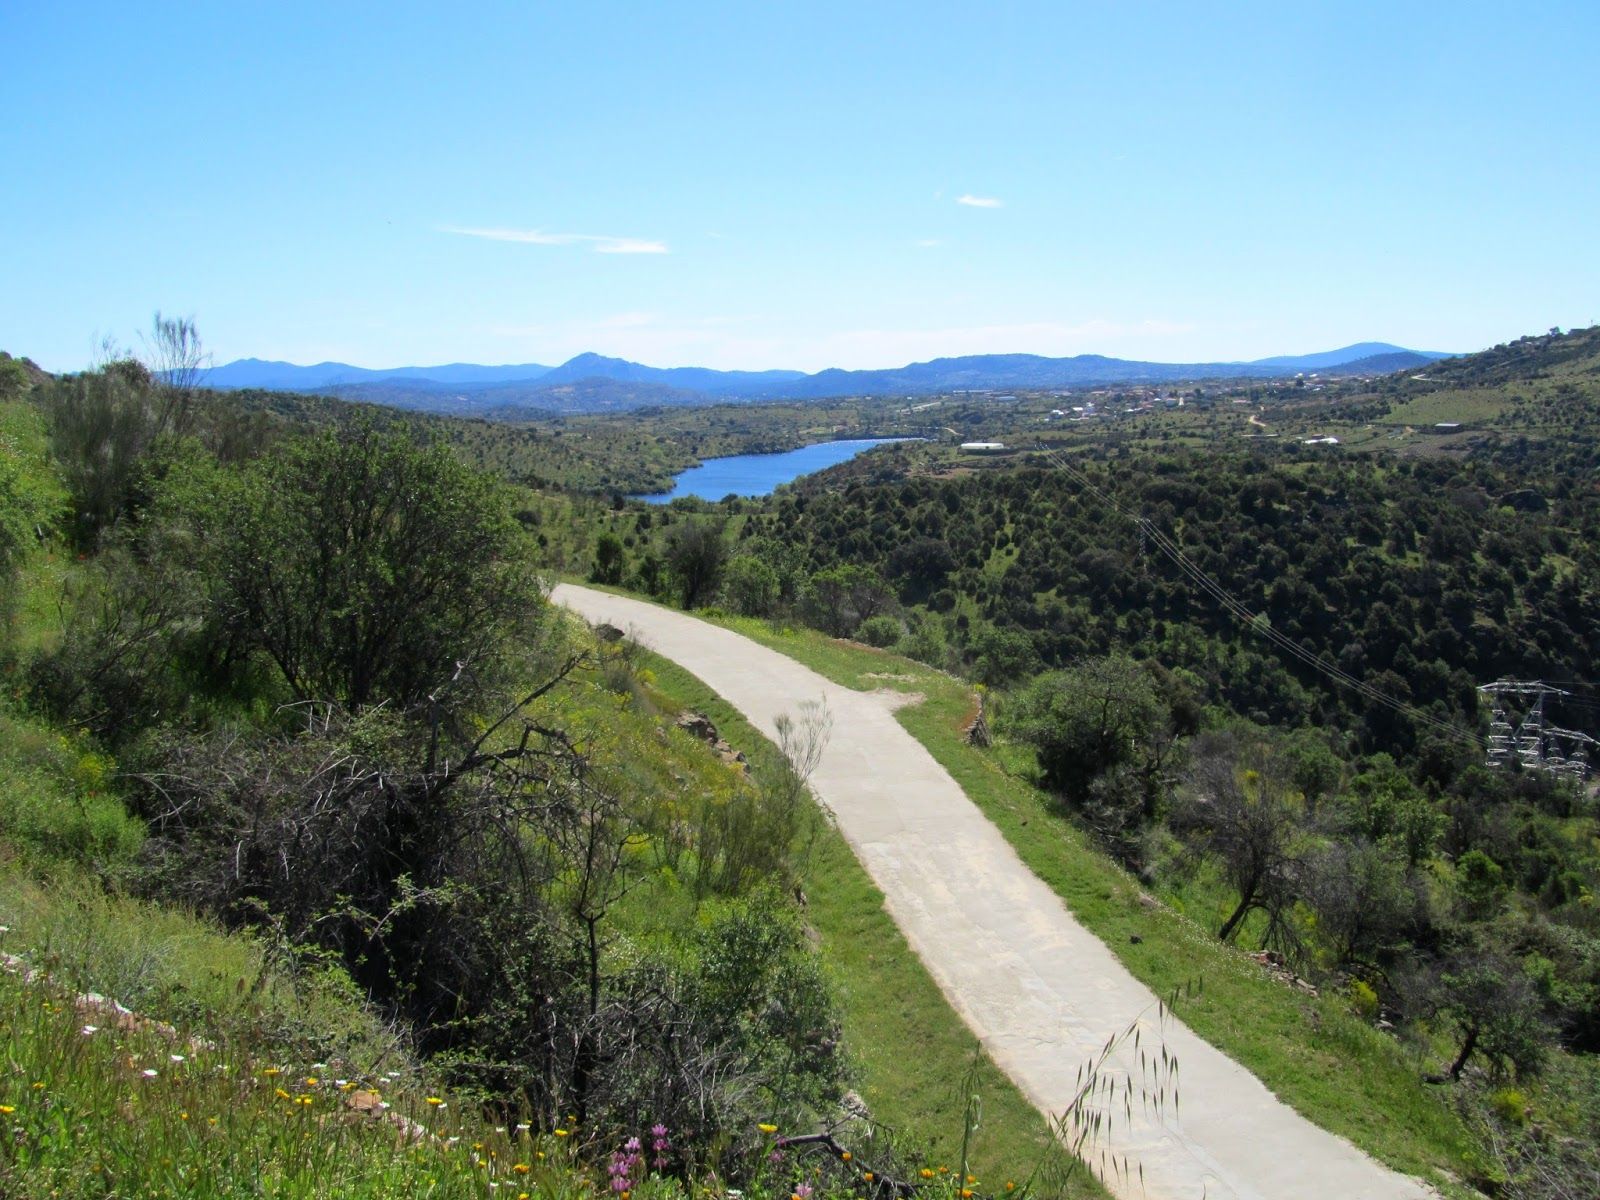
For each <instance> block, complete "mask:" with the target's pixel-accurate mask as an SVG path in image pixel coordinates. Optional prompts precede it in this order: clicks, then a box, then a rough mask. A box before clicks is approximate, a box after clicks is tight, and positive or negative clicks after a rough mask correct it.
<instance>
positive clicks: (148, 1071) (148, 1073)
mask: <svg viewBox="0 0 1600 1200" xmlns="http://www.w3.org/2000/svg"><path fill="white" fill-rule="evenodd" d="M159 1074H161V1072H160V1071H158V1070H156V1069H155V1068H154V1067H146V1068H145V1069H144V1077H145V1078H146V1079H154V1078H155V1077H156V1076H157V1075H159Z"/></svg>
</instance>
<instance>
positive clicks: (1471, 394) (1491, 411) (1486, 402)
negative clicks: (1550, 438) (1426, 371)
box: [1381, 388, 1512, 425]
mask: <svg viewBox="0 0 1600 1200" xmlns="http://www.w3.org/2000/svg"><path fill="white" fill-rule="evenodd" d="M1511 407H1512V405H1511V399H1510V397H1509V396H1508V395H1504V394H1502V393H1500V392H1499V391H1497V390H1494V389H1487V388H1485V389H1476V388H1474V389H1460V390H1458V389H1454V388H1451V389H1446V390H1442V391H1437V392H1429V393H1428V394H1427V395H1425V396H1418V397H1417V398H1416V399H1415V400H1408V401H1406V402H1405V403H1404V404H1397V405H1396V406H1395V407H1394V408H1392V409H1390V410H1389V415H1388V416H1386V417H1384V418H1382V421H1381V424H1384V425H1433V424H1434V423H1436V422H1438V421H1460V422H1463V423H1466V424H1480V425H1481V424H1488V423H1489V422H1491V421H1493V420H1494V419H1495V418H1497V417H1499V416H1501V415H1502V414H1504V413H1505V412H1507V411H1508V410H1509V409H1510V408H1511Z"/></svg>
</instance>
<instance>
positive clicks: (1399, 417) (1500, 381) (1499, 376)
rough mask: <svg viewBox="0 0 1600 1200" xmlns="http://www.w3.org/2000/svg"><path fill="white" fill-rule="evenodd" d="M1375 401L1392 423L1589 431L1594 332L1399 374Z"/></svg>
mask: <svg viewBox="0 0 1600 1200" xmlns="http://www.w3.org/2000/svg"><path fill="white" fill-rule="evenodd" d="M1376 395H1377V396H1378V397H1379V398H1381V400H1382V401H1383V403H1384V405H1385V406H1386V411H1384V412H1383V414H1382V419H1383V420H1385V421H1386V422H1388V423H1391V424H1433V423H1437V422H1441V421H1454V422H1461V423H1463V424H1471V425H1475V426H1478V427H1484V428H1491V429H1496V430H1501V431H1506V432H1525V433H1529V434H1534V435H1552V434H1561V433H1570V432H1575V431H1578V430H1589V429H1590V428H1591V427H1592V426H1593V425H1594V423H1595V421H1596V419H1597V418H1600V325H1596V326H1591V327H1589V328H1587V329H1573V330H1568V331H1567V332H1565V333H1556V332H1554V331H1552V332H1550V333H1546V334H1542V335H1533V336H1528V337H1523V338H1519V339H1517V340H1516V341H1514V342H1509V343H1504V344H1502V345H1499V346H1495V347H1493V348H1491V349H1489V350H1484V351H1482V352H1480V353H1477V354H1466V355H1462V356H1460V357H1458V358H1450V359H1445V360H1443V361H1441V362H1437V363H1432V364H1429V365H1428V366H1427V367H1426V368H1425V369H1423V370H1420V371H1408V372H1402V373H1401V374H1400V375H1398V376H1396V377H1394V378H1391V379H1387V380H1384V381H1383V382H1382V383H1381V384H1380V385H1378V387H1377V389H1376Z"/></svg>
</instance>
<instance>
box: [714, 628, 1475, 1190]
mask: <svg viewBox="0 0 1600 1200" xmlns="http://www.w3.org/2000/svg"><path fill="white" fill-rule="evenodd" d="M722 623H724V624H726V625H728V626H730V627H732V628H734V629H736V630H737V631H738V632H740V633H744V634H746V635H748V636H750V637H752V638H753V639H755V640H756V641H758V642H761V643H762V644H764V645H767V646H770V647H772V648H773V649H776V650H778V651H780V652H782V653H784V654H787V655H789V656H791V657H793V658H795V659H797V660H798V661H800V662H802V663H804V664H805V665H807V666H809V667H811V668H812V669H813V670H815V671H817V672H818V673H820V674H822V675H825V676H827V677H828V678H830V679H832V680H834V681H835V682H837V683H840V684H843V685H845V686H847V687H854V688H878V687H891V688H896V689H899V690H902V691H908V692H919V693H921V694H923V695H924V696H925V697H926V700H925V702H924V703H922V704H919V705H913V706H908V707H906V708H902V709H900V710H899V712H898V714H897V716H898V719H899V720H900V722H901V723H902V724H903V725H904V726H905V727H906V729H907V730H908V731H909V732H910V733H911V734H912V736H914V737H916V738H917V740H918V741H920V742H922V744H923V745H924V746H926V747H927V748H928V750H929V752H930V753H931V754H932V755H933V756H934V758H935V759H937V760H938V761H939V762H940V763H941V765H943V766H944V767H945V769H946V770H948V771H949V772H950V774H951V775H952V776H953V777H954V778H955V780H956V782H957V783H959V784H960V785H961V787H962V788H963V789H964V790H965V791H966V793H967V795H968V796H969V797H971V799H972V800H973V802H974V803H976V804H977V805H978V807H979V808H980V809H981V810H982V811H983V812H984V814H985V815H986V816H987V817H988V818H989V819H990V820H991V821H993V822H994V823H995V825H996V827H997V828H999V830H1000V832H1001V833H1002V834H1003V835H1004V836H1005V837H1006V839H1007V840H1008V841H1009V842H1010V843H1011V844H1012V846H1013V847H1014V848H1015V849H1016V851H1017V853H1018V855H1019V856H1020V857H1021V858H1022V860H1023V862H1024V863H1026V864H1027V865H1028V867H1029V868H1030V869H1031V870H1032V871H1034V873H1035V874H1037V875H1038V876H1039V877H1040V878H1041V879H1042V880H1043V881H1044V882H1045V883H1046V884H1047V885H1048V886H1049V887H1051V888H1052V889H1053V890H1054V891H1055V892H1056V894H1057V895H1059V896H1060V897H1061V898H1062V900H1063V901H1064V902H1065V903H1066V905H1067V907H1068V909H1070V910H1071V911H1072V913H1073V914H1074V915H1075V916H1076V917H1077V918H1078V919H1079V920H1080V921H1082V922H1083V923H1084V925H1085V926H1087V927H1088V928H1089V929H1090V930H1091V931H1092V932H1093V933H1094V934H1095V935H1096V936H1097V937H1099V938H1100V939H1101V940H1102V941H1103V942H1105V943H1106V945H1107V946H1108V947H1109V948H1110V949H1111V951H1112V952H1113V953H1114V954H1116V955H1117V956H1118V958H1120V959H1121V960H1122V962H1123V964H1124V965H1125V966H1126V967H1127V968H1128V969H1129V970H1130V971H1131V972H1132V973H1133V974H1134V976H1135V977H1137V978H1138V979H1140V980H1141V981H1142V982H1144V983H1145V984H1146V985H1147V986H1149V987H1150V988H1151V989H1152V990H1153V991H1155V992H1156V993H1157V994H1158V995H1170V994H1171V993H1172V992H1173V991H1174V990H1175V989H1178V988H1181V987H1183V986H1184V985H1185V984H1188V983H1191V982H1193V981H1195V980H1197V979H1198V980H1199V982H1200V984H1201V991H1200V993H1199V995H1197V996H1194V997H1192V998H1190V999H1188V1000H1185V1001H1184V1002H1183V1003H1182V1005H1181V1007H1180V1010H1179V1014H1178V1015H1179V1016H1180V1017H1181V1019H1182V1020H1183V1021H1185V1022H1186V1023H1187V1024H1188V1025H1189V1026H1190V1028H1192V1029H1193V1030H1194V1031H1195V1032H1196V1033H1198V1034H1199V1035H1200V1036H1201V1037H1203V1038H1205V1039H1206V1040H1207V1041H1209V1042H1211V1043H1212V1044H1213V1045H1215V1046H1217V1047H1218V1048H1220V1049H1221V1050H1223V1051H1224V1052H1225V1053H1227V1054H1229V1055H1230V1056H1232V1057H1233V1058H1235V1059H1236V1060H1237V1061H1239V1062H1240V1063H1242V1064H1243V1065H1244V1066H1246V1067H1248V1068H1249V1069H1250V1070H1251V1071H1253V1072H1254V1073H1255V1074H1256V1075H1257V1076H1259V1077H1260V1078H1261V1079H1262V1080H1263V1082H1265V1083H1266V1084H1267V1086H1268V1087H1269V1088H1271V1089H1272V1090H1273V1091H1274V1092H1275V1093H1276V1094H1277V1095H1278V1096H1279V1097H1280V1098H1282V1099H1283V1100H1285V1101H1286V1102H1287V1103H1289V1104H1290V1105H1292V1106H1293V1107H1294V1108H1295V1109H1297V1110H1298V1111H1299V1112H1301V1113H1303V1114H1304V1115H1305V1116H1307V1117H1308V1118H1310V1119H1311V1120H1313V1121H1314V1122H1316V1123H1317V1124H1319V1125H1321V1126H1323V1127H1324V1128H1326V1129H1329V1130H1331V1131H1333V1132H1335V1133H1338V1134H1341V1135H1343V1136H1345V1137H1348V1138H1349V1139H1350V1140H1351V1141H1352V1142H1354V1143H1355V1144H1356V1145H1358V1146H1360V1147H1361V1148H1362V1149H1364V1150H1366V1151H1367V1152H1369V1153H1371V1154H1372V1155H1374V1156H1375V1157H1377V1158H1379V1159H1381V1160H1382V1161H1384V1162H1386V1163H1388V1164H1389V1165H1390V1166H1393V1167H1395V1168H1396V1169H1398V1170H1401V1171H1404V1172H1407V1173H1409V1174H1413V1175H1419V1176H1423V1177H1426V1178H1433V1179H1435V1180H1438V1179H1441V1178H1444V1177H1442V1176H1440V1175H1439V1174H1438V1170H1439V1169H1443V1170H1444V1171H1448V1172H1450V1173H1451V1174H1452V1175H1457V1176H1459V1175H1468V1176H1470V1175H1474V1174H1476V1173H1477V1172H1478V1171H1479V1170H1480V1169H1481V1163H1480V1162H1479V1159H1478V1155H1477V1152H1476V1151H1475V1149H1474V1147H1473V1142H1472V1139H1471V1137H1470V1135H1469V1134H1468V1132H1467V1130H1466V1129H1465V1127H1464V1126H1463V1124H1462V1122H1461V1120H1460V1118H1459V1117H1458V1116H1457V1115H1456V1114H1455V1113H1454V1112H1453V1111H1452V1110H1451V1108H1450V1107H1449V1106H1448V1104H1447V1103H1446V1100H1445V1094H1443V1093H1440V1092H1436V1091H1432V1090H1429V1089H1427V1088H1425V1087H1424V1086H1423V1085H1422V1083H1421V1075H1422V1073H1423V1071H1424V1070H1425V1069H1428V1068H1429V1067H1431V1066H1436V1065H1437V1064H1432V1063H1427V1062H1424V1061H1423V1060H1422V1058H1421V1057H1420V1056H1419V1054H1418V1053H1417V1052H1414V1051H1412V1050H1409V1049H1408V1048H1407V1047H1406V1046H1404V1045H1402V1044H1401V1043H1400V1042H1398V1041H1396V1040H1395V1039H1393V1038H1391V1037H1389V1036H1388V1035H1386V1034H1384V1033H1382V1032H1380V1031H1378V1030H1376V1029H1373V1028H1372V1027H1370V1026H1369V1025H1367V1024H1366V1023H1365V1022H1364V1021H1362V1020H1360V1019H1358V1018H1357V1017H1356V1016H1354V1015H1353V1014H1352V1013H1351V1012H1350V1011H1349V1010H1348V1008H1347V1007H1346V1005H1345V1004H1344V1003H1342V1002H1341V1001H1340V1000H1337V999H1334V998H1331V997H1318V998H1313V997H1310V996H1307V995H1305V994H1304V993H1301V992H1298V991H1294V990H1291V989H1289V988H1287V987H1285V986H1283V985H1282V984H1280V983H1277V982H1275V981H1274V980H1272V979H1271V978H1270V977H1269V976H1268V975H1266V974H1265V973H1264V972H1263V971H1261V969H1260V968H1259V967H1257V966H1256V965H1255V964H1254V963H1253V962H1252V961H1251V960H1250V959H1249V958H1247V957H1246V956H1245V954H1244V953H1243V952H1242V951H1240V950H1237V949H1234V948H1231V947H1228V946H1224V945H1222V944H1221V943H1219V942H1218V941H1217V940H1216V939H1215V938H1214V937H1213V936H1212V934H1211V932H1210V931H1209V930H1208V929H1205V928H1202V927H1201V926H1199V925H1197V924H1196V923H1195V922H1194V921H1191V920H1189V919H1187V918H1186V917H1184V916H1183V915H1181V914H1179V913H1177V912H1175V911H1173V910H1172V909H1171V908H1170V907H1168V906H1167V905H1165V904H1161V903H1159V902H1157V901H1155V900H1154V899H1153V898H1151V897H1148V896H1145V895H1144V893H1143V892H1142V890H1141V888H1140V886H1139V884H1138V882H1137V881H1136V880H1135V879H1133V878H1132V877H1131V876H1130V875H1128V874H1127V872H1125V871H1123V870H1122V869H1121V868H1119V867H1118V866H1116V865H1115V864H1114V863H1113V862H1112V861H1111V860H1110V859H1108V858H1107V857H1106V856H1105V855H1103V854H1101V853H1100V852H1099V851H1098V850H1096V849H1095V848H1094V846H1093V845H1092V844H1091V843H1090V841H1089V839H1088V838H1087V836H1086V835H1085V834H1084V833H1083V832H1082V831H1081V830H1079V829H1078V828H1077V827H1075V826H1074V825H1073V824H1072V823H1071V822H1070V821H1068V820H1066V819H1065V818H1064V817H1062V816H1061V815H1060V813H1059V811H1058V810H1057V809H1056V807H1055V806H1054V805H1053V803H1052V802H1051V800H1050V798H1049V797H1048V796H1046V795H1044V794H1043V793H1041V792H1040V791H1038V790H1037V789H1036V788H1034V787H1032V786H1030V785H1029V784H1027V783H1026V782H1024V781H1023V780H1021V779H1019V778H1017V777H1015V776H1013V775H1010V774H1008V773H1007V772H1006V771H1005V770H1004V769H1003V768H1002V766H1001V765H1000V763H999V761H998V757H997V756H996V755H994V754H993V753H985V752H983V751H980V750H978V749H975V748H973V747H971V746H969V745H967V744H966V743H965V741H964V740H963V739H962V737H961V732H960V731H961V728H962V726H963V724H964V723H965V721H966V720H967V719H968V718H969V717H970V715H971V711H972V699H971V692H970V690H969V689H968V687H967V686H966V685H965V684H964V683H962V682H961V681H959V680H956V679H954V678H953V677H951V676H949V675H945V674H943V673H940V672H936V671H933V670H931V669H929V668H927V667H924V666H922V665H920V664H917V663H914V662H911V661H909V660H906V659H902V658H899V657H897V656H894V655H891V654H888V653H885V652H882V651H874V650H870V649H868V648H865V647H861V646H857V645H854V644H851V643H844V642H839V641H835V640H832V639H829V638H826V637H824V636H822V635H820V634H817V633H814V632H812V631H808V630H798V629H773V628H771V627H770V626H768V625H767V624H766V623H764V622H758V621H751V620H727V621H723V622H722ZM895 676H900V677H901V678H894V677H895ZM1136 937H1137V939H1138V940H1137V941H1135V940H1134V938H1136Z"/></svg>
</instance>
